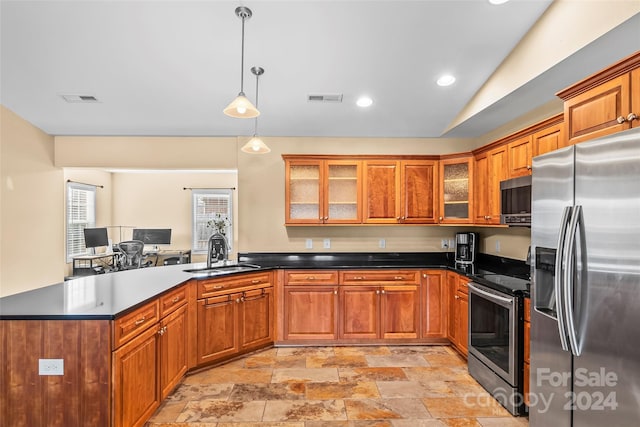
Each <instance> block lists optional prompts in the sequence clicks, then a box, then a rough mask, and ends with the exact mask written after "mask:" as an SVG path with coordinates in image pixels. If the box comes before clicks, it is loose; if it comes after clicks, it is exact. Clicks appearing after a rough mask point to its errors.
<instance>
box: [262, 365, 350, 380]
mask: <svg viewBox="0 0 640 427" xmlns="http://www.w3.org/2000/svg"><path fill="white" fill-rule="evenodd" d="M338 379H339V378H338V369H337V368H304V369H303V368H299V369H296V368H283V369H278V368H276V369H274V370H273V377H272V380H271V382H274V383H282V382H338Z"/></svg>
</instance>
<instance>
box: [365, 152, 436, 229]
mask: <svg viewBox="0 0 640 427" xmlns="http://www.w3.org/2000/svg"><path fill="white" fill-rule="evenodd" d="M363 182H364V196H363V197H364V219H363V222H365V223H368V224H435V223H436V222H437V218H438V215H437V206H438V205H437V201H438V161H437V160H393V159H378V160H365V162H364V179H363Z"/></svg>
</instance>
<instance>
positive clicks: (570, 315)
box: [563, 205, 582, 356]
mask: <svg viewBox="0 0 640 427" xmlns="http://www.w3.org/2000/svg"><path fill="white" fill-rule="evenodd" d="M581 217H582V206H579V205H576V207H575V209H574V212H573V217H572V218H571V224H570V225H569V234H568V236H567V238H568V242H567V246H566V250H565V255H564V258H565V260H566V262H567V265H566V268H565V270H564V279H563V287H564V289H563V297H564V307H563V310H564V314H565V317H566V320H565V322H566V326H567V333H568V336H569V345H570V346H571V353H572V354H573V355H574V356H580V353H581V351H580V346H579V345H578V334H577V332H576V324H575V320H574V312H573V294H574V292H575V288H576V284H575V280H574V278H575V274H574V270H575V267H576V266H575V255H576V254H575V250H576V245H575V242H576V231H577V230H578V223H579V222H580V218H581Z"/></svg>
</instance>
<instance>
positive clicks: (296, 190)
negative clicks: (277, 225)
mask: <svg viewBox="0 0 640 427" xmlns="http://www.w3.org/2000/svg"><path fill="white" fill-rule="evenodd" d="M283 157H284V159H285V205H286V206H285V223H286V224H291V225H294V224H358V223H360V222H362V185H361V165H362V162H361V161H360V160H349V159H343V160H339V159H333V160H326V159H322V158H316V157H311V156H309V157H304V156H303V157H300V156H297V157H296V156H283Z"/></svg>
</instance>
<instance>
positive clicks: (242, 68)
mask: <svg viewBox="0 0 640 427" xmlns="http://www.w3.org/2000/svg"><path fill="white" fill-rule="evenodd" d="M245 19H246V18H245V16H244V15H242V48H241V52H242V53H241V56H240V93H241V94H242V95H243V96H244V20H245Z"/></svg>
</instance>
